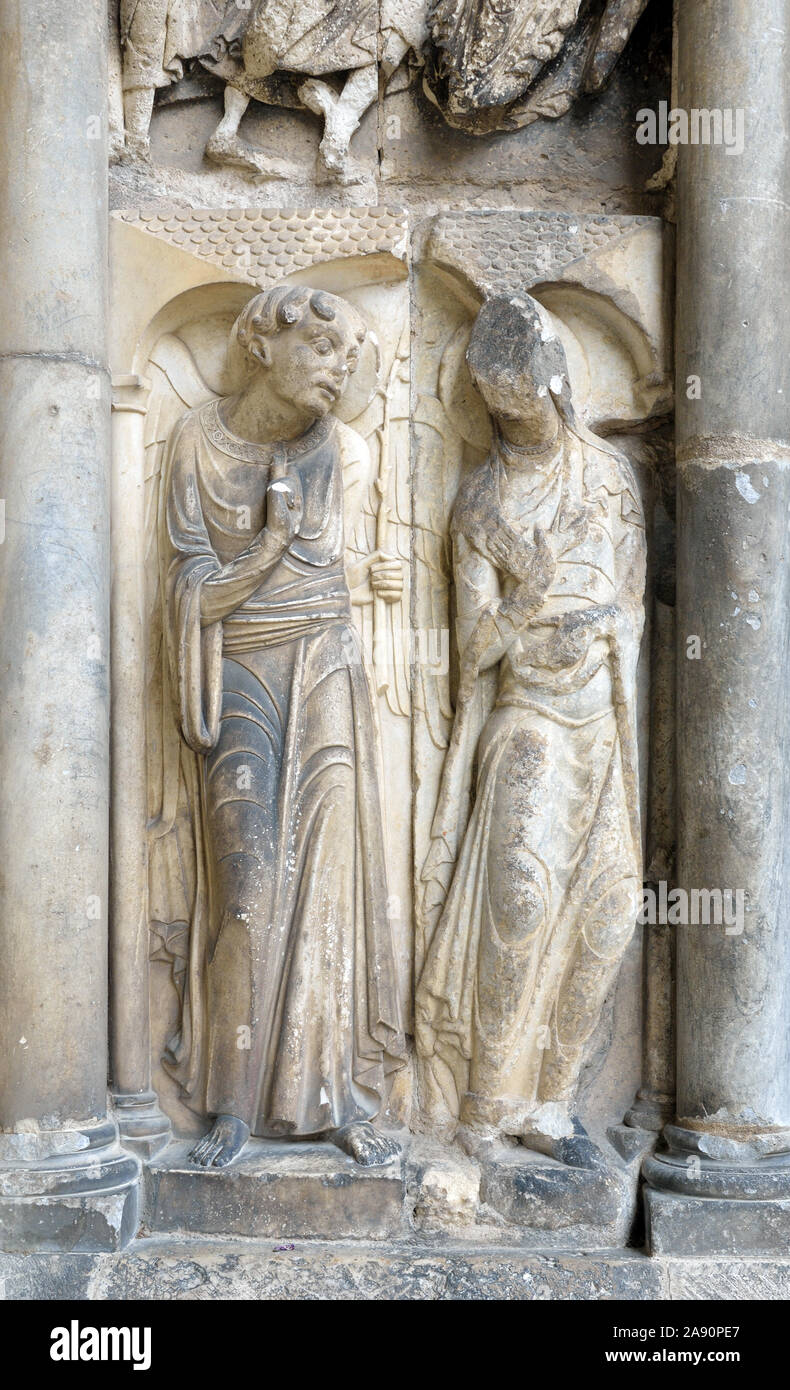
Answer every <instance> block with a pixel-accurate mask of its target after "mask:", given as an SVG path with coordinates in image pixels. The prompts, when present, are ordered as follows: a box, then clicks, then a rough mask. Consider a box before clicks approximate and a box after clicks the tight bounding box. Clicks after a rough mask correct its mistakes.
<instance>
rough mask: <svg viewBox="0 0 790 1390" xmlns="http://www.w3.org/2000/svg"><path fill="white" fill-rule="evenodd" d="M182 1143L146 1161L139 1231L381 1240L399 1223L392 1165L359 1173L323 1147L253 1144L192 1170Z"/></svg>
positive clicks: (398, 1177) (400, 1190) (399, 1191)
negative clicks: (225, 1160)
mask: <svg viewBox="0 0 790 1390" xmlns="http://www.w3.org/2000/svg"><path fill="white" fill-rule="evenodd" d="M189 1147H190V1146H189V1145H188V1144H178V1145H173V1146H172V1147H171V1148H170V1149H168V1151H167V1154H166V1155H165V1156H163V1157H162V1158H161V1159H159V1160H157V1161H155V1162H154V1163H152V1165H151V1167H150V1170H149V1173H148V1178H147V1190H146V1200H145V1215H144V1220H143V1224H144V1228H146V1229H147V1230H149V1231H157V1232H162V1231H170V1232H173V1231H183V1232H188V1233H190V1234H192V1235H228V1236H259V1237H261V1236H266V1237H272V1238H275V1239H277V1240H283V1241H286V1240H292V1239H295V1238H299V1239H303V1240H304V1239H316V1240H342V1239H351V1238H355V1239H358V1240H383V1239H386V1238H387V1237H391V1236H395V1235H397V1234H398V1233H399V1232H400V1230H401V1228H402V1225H403V1221H404V1200H403V1198H404V1183H403V1174H402V1169H401V1163H400V1161H396V1162H395V1163H392V1164H388V1165H387V1166H386V1167H382V1168H361V1167H359V1165H358V1164H356V1163H355V1162H354V1161H353V1160H352V1159H350V1158H348V1157H347V1156H346V1155H345V1154H343V1153H341V1152H340V1151H339V1150H338V1149H336V1148H335V1147H334V1146H333V1145H330V1144H311V1143H303V1144H283V1143H280V1144H277V1143H267V1142H266V1141H264V1140H254V1141H252V1142H251V1143H250V1144H249V1145H248V1147H247V1148H246V1149H245V1151H244V1154H243V1155H242V1157H241V1158H240V1159H239V1160H238V1161H237V1162H236V1163H234V1165H233V1167H232V1168H225V1169H216V1168H215V1169H199V1168H195V1167H194V1166H193V1165H192V1164H190V1163H189V1162H188V1159H187V1155H188V1152H189Z"/></svg>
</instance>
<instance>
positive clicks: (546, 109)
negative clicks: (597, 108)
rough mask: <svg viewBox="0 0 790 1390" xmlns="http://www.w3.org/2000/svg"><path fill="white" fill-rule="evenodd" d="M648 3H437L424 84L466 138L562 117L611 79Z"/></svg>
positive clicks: (643, 0) (457, 0)
mask: <svg viewBox="0 0 790 1390" xmlns="http://www.w3.org/2000/svg"><path fill="white" fill-rule="evenodd" d="M648 3H649V0H606V3H604V4H603V5H601V4H586V3H584V0H561V3H559V4H556V3H546V0H519V3H517V4H514V5H512V6H509V7H507V8H502V7H501V6H498V5H496V4H494V3H492V0H435V3H434V4H433V5H432V7H431V11H430V16H429V27H430V33H431V40H432V52H431V55H430V65H429V75H428V81H429V84H430V87H431V90H432V92H433V94H434V96H435V99H436V100H437V102H438V104H439V105H440V107H441V109H442V112H443V114H444V116H445V118H446V119H447V120H448V121H449V122H450V124H451V125H454V126H457V127H459V128H460V129H462V130H467V131H469V132H470V133H471V134H477V135H482V134H485V133H487V132H489V131H492V130H518V129H519V128H520V127H522V126H527V125H531V124H532V122H533V121H537V120H540V119H541V118H548V119H552V120H556V119H557V118H558V117H559V116H564V115H565V113H566V111H568V110H569V109H570V107H571V106H572V105H573V103H574V101H575V100H576V98H577V97H578V96H581V95H583V94H586V95H588V96H589V95H591V94H592V93H595V92H599V91H600V90H601V88H602V87H604V86H605V84H606V82H607V81H608V80H609V78H610V76H611V74H612V70H613V68H614V65H615V63H616V62H617V59H618V58H619V57H620V54H621V53H622V51H623V49H624V48H625V46H626V44H627V43H628V40H629V38H630V37H631V33H632V31H633V29H634V26H635V25H636V23H637V21H638V20H639V18H640V17H641V15H642V14H643V12H644V10H645V9H646V8H647V5H648Z"/></svg>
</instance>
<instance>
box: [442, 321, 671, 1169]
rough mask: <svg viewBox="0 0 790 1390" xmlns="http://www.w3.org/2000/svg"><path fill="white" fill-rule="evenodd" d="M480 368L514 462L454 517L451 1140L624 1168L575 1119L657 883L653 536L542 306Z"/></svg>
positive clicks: (448, 1010) (504, 324)
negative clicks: (646, 858)
mask: <svg viewBox="0 0 790 1390" xmlns="http://www.w3.org/2000/svg"><path fill="white" fill-rule="evenodd" d="M467 361H468V366H469V370H470V373H471V376H472V379H473V382H474V383H475V385H476V386H477V388H478V390H479V392H480V394H481V395H482V398H483V400H484V402H485V404H486V406H487V408H488V410H489V412H490V415H491V417H492V424H493V444H492V448H491V451H490V453H489V456H488V458H487V459H486V460H485V462H484V463H482V464H480V465H478V466H476V467H474V468H473V470H472V471H471V473H469V474H468V476H467V478H466V480H465V481H464V483H463V484H462V486H461V489H460V491H459V493H458V496H457V499H456V502H455V505H454V509H453V515H452V522H451V537H452V549H453V578H454V588H455V611H456V628H457V644H458V653H459V675H458V687H457V693H456V701H455V718H454V723H453V728H452V736H451V739H450V744H449V747H448V751H447V755H446V758H445V762H444V768H443V773H442V778H441V784H440V790H439V795H438V804H437V806H436V813H435V817H434V820H433V827H432V831H431V847H430V850H429V852H428V855H427V859H426V861H425V864H424V866H423V869H422V874H421V885H420V886H421V893H422V903H421V905H420V910H421V915H422V919H423V921H424V922H425V923H427V924H428V927H427V931H426V948H427V949H426V954H425V961H424V965H423V968H422V972H421V976H420V978H419V983H418V986H417V992H416V1001H415V1033H416V1041H417V1051H418V1058H419V1072H420V1091H421V1101H422V1105H423V1107H424V1110H425V1112H426V1114H427V1117H428V1121H429V1123H430V1125H431V1126H432V1127H433V1128H434V1129H435V1130H436V1131H437V1132H439V1133H441V1134H443V1135H444V1136H445V1137H447V1136H451V1135H452V1134H453V1133H454V1132H457V1138H458V1140H459V1141H460V1143H461V1144H462V1146H463V1147H464V1148H465V1149H466V1150H467V1152H469V1153H470V1154H473V1155H476V1156H478V1157H485V1156H486V1155H487V1154H489V1153H493V1152H495V1151H496V1150H497V1147H498V1145H499V1141H500V1140H502V1139H503V1138H505V1139H510V1140H511V1141H512V1140H513V1139H514V1138H517V1139H519V1140H521V1142H522V1143H523V1144H525V1145H526V1146H527V1147H529V1148H532V1149H536V1150H538V1151H541V1152H544V1153H547V1154H549V1155H550V1156H551V1157H553V1158H556V1159H559V1160H561V1161H563V1162H565V1163H567V1164H569V1165H571V1166H582V1167H596V1166H602V1165H603V1158H602V1155H601V1153H600V1151H599V1150H598V1149H597V1146H596V1145H595V1144H594V1143H593V1141H592V1140H591V1139H590V1138H589V1137H588V1136H587V1134H586V1133H585V1131H584V1129H583V1126H582V1125H581V1122H580V1120H579V1118H578V1115H577V1113H576V1108H575V1101H576V1090H577V1084H578V1080H579V1075H580V1071H581V1068H582V1065H583V1063H584V1061H585V1055H586V1053H585V1049H586V1047H587V1045H588V1043H589V1041H590V1038H591V1036H592V1034H593V1031H594V1028H595V1025H596V1022H597V1020H598V1018H599V1015H600V1011H601V1009H602V1006H603V1003H604V1000H605V998H606V995H607V993H608V991H609V989H610V987H611V984H612V982H613V980H614V978H615V976H616V974H617V970H618V966H619V963H620V960H621V958H622V955H623V952H624V950H625V947H626V945H627V943H628V941H629V938H630V936H631V934H632V931H633V928H634V924H635V920H636V913H637V911H638V890H639V887H640V883H641V835H640V825H639V809H638V806H639V802H638V773H637V756H636V719H635V694H636V691H635V673H636V663H637V658H638V653H639V646H640V638H641V633H642V626H643V620H644V612H643V593H644V586H645V554H646V551H645V538H644V520H643V516H642V508H641V503H640V500H639V493H638V490H637V486H636V483H635V480H634V478H633V475H632V473H631V469H630V467H629V465H628V463H627V462H626V460H625V459H624V458H623V457H622V456H621V455H620V454H619V453H617V452H616V451H615V450H614V449H612V448H611V447H610V446H609V445H608V444H606V443H605V442H604V441H603V440H602V439H600V438H598V437H596V436H594V435H592V434H591V433H590V432H589V431H588V430H587V429H586V428H584V427H583V426H582V425H581V423H580V422H579V420H578V419H577V417H576V414H575V412H574V409H573V404H572V401H571V395H570V388H569V381H568V373H567V363H566V360H565V353H564V350H563V348H562V345H561V343H560V341H559V339H558V338H557V337H556V336H555V334H554V332H553V329H552V327H551V323H550V320H549V318H548V315H547V314H546V313H545V311H544V310H543V309H542V308H541V306H540V305H539V304H538V303H537V302H536V301H535V300H532V299H530V298H529V297H526V296H525V297H523V298H513V297H509V296H492V297H491V298H490V299H489V300H488V301H487V302H486V303H485V304H484V306H483V308H482V309H481V310H480V313H479V315H478V317H477V319H476V321H475V324H474V327H473V330H472V334H471V338H470V341H469V347H468V352H467Z"/></svg>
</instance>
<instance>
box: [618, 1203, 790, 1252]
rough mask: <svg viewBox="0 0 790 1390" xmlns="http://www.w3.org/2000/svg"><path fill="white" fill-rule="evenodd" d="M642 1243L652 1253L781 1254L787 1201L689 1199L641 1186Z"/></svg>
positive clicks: (788, 1241) (786, 1239) (789, 1239)
mask: <svg viewBox="0 0 790 1390" xmlns="http://www.w3.org/2000/svg"><path fill="white" fill-rule="evenodd" d="M645 1214H646V1221H647V1244H648V1249H649V1250H650V1252H651V1253H652V1254H653V1255H738V1256H743V1257H746V1256H750V1255H784V1254H786V1253H787V1252H788V1251H790V1201H788V1200H778V1199H774V1200H769V1201H765V1200H752V1201H749V1200H743V1201H734V1200H732V1199H729V1198H722V1197H689V1196H685V1195H682V1194H676V1193H668V1192H656V1191H655V1190H654V1189H652V1188H649V1187H648V1188H645Z"/></svg>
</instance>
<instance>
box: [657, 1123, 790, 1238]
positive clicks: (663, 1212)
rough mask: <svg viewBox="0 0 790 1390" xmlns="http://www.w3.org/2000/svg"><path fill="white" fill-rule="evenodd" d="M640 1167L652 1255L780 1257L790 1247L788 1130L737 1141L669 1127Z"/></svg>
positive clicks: (765, 1133) (704, 1132) (742, 1137)
mask: <svg viewBox="0 0 790 1390" xmlns="http://www.w3.org/2000/svg"><path fill="white" fill-rule="evenodd" d="M664 1143H665V1145H666V1149H665V1151H664V1152H661V1153H657V1154H653V1155H652V1156H651V1157H650V1158H648V1159H647V1160H646V1161H645V1163H644V1166H643V1170H642V1171H643V1174H644V1178H645V1182H646V1183H647V1186H646V1188H645V1224H646V1230H647V1244H648V1249H649V1250H650V1253H651V1254H653V1255H777V1254H786V1253H787V1250H788V1247H790V1153H789V1152H787V1149H786V1143H787V1136H786V1134H785V1133H784V1132H783V1131H780V1130H776V1131H770V1130H767V1131H765V1132H763V1133H762V1134H760V1133H759V1132H757V1131H754V1132H753V1133H752V1134H751V1136H750V1137H749V1138H748V1139H747V1138H746V1136H745V1135H741V1136H740V1137H738V1138H733V1137H731V1134H730V1135H727V1134H724V1133H716V1132H707V1131H704V1130H697V1129H691V1128H688V1129H687V1128H685V1127H683V1126H680V1125H667V1127H666V1129H665V1130H664Z"/></svg>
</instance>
